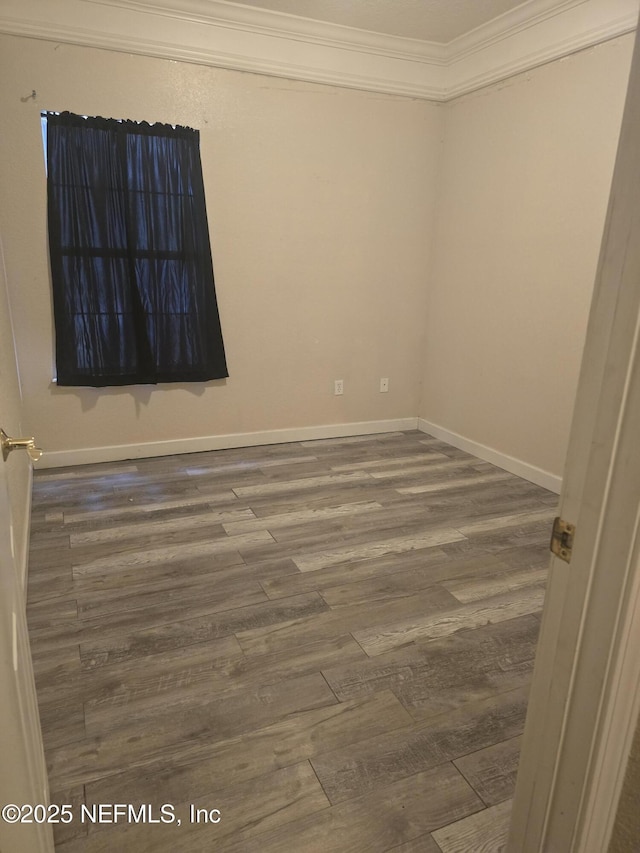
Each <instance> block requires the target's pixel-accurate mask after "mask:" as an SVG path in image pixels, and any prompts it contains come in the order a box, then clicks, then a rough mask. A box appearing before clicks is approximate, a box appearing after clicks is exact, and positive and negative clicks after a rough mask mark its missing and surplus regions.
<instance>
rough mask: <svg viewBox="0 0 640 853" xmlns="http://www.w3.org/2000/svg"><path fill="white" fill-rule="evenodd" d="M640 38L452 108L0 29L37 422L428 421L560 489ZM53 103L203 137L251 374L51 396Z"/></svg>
mask: <svg viewBox="0 0 640 853" xmlns="http://www.w3.org/2000/svg"><path fill="white" fill-rule="evenodd" d="M631 46H632V38H631V36H628V37H627V36H625V37H622V38H619V39H617V40H615V41H611V42H608V43H606V44H603V45H601V46H599V47H596V48H593V49H590V50H587V51H583V52H581V53H579V54H576V55H574V56H571V57H569V58H567V59H564V60H561V61H558V62H554V63H550V64H549V65H547V66H544V67H541V68H538V69H536V70H534V71H531V72H528V73H526V74H522V75H520V76H518V77H515V78H512V79H510V80H508V81H506V82H504V83H502V84H498V85H494V86H491V87H488V88H486V89H484V90H481V91H479V92H477V93H475V94H472V95H467V96H465V97H463V98H459V99H458V100H456V101H454V102H452V103H450V104H447V105H446V106H440V107H439V106H436V105H434V104H430V103H428V102H425V101H418V100H410V99H407V98H399V97H394V96H387V95H376V94H371V93H364V92H357V91H352V90H347V89H339V88H333V87H330V86H322V85H317V84H307V83H298V82H291V81H286V80H278V79H275V78H269V77H263V76H260V75H253V74H243V73H239V72H234V71H225V70H220V69H214V68H208V67H204V66H197V65H190V64H187V63H180V62H172V61H164V60H158V59H152V58H146V57H140V56H130V55H127V54H121V53H117V52H109V51H103V50H96V49H91V48H81V47H74V46H70V45H65V44H60V45H58V44H55V43H53V42H46V41H38V40H34V39H23V38H17V37H6V36H5V37H0V74H1V75H2V81H3V83H2V87H1V88H0V106H1V107H2V109H3V111H4V112H3V115H4V117H5V124H4V128H3V134H2V135H1V136H0V150H1V153H2V157H1V158H0V187H1V188H2V195H3V199H4V201H5V205H4V207H3V209H2V211H1V212H0V228H1V229H2V230H3V231H4V233H5V251H6V257H7V269H8V278H9V286H10V291H11V298H12V303H13V307H14V313H15V318H16V326H17V328H18V330H19V334H18V354H19V362H20V367H21V373H22V379H23V389H24V400H25V418H24V420H25V428H26V429H27V430H29V431H30V432H34V433H36V435H37V437H38V439H39V441H40V442H41V443H42V444H43V445H45V446H46V448H47V449H49V450H54V451H55V450H67V449H78V448H92V447H104V446H107V447H108V446H110V445H123V444H124V445H129V444H132V445H137V444H144V443H146V442H156V441H168V440H172V439H189V438H192V437H200V436H216V435H226V434H234V433H251V432H258V431H263V430H273V429H281V428H295V427H304V426H316V425H323V424H340V423H353V422H362V421H378V420H387V419H393V418H411V417H416V416H418V415H420V416H421V417H422V418H424V419H425V420H426V421H427V422H430V423H433V424H436V425H438V426H440V427H442V428H444V429H445V430H448V431H450V432H452V433H456V434H459V435H461V436H463V437H465V438H467V439H469V440H471V441H473V442H477V443H479V444H481V445H486V446H488V447H491V448H494V449H495V450H497V451H498V452H499V453H501V454H507V455H509V456H513V457H515V458H516V459H519V460H522V461H523V462H524V463H526V464H527V465H530V466H536V467H538V468H541V469H543V470H544V471H549V472H551V473H552V474H556V475H560V474H561V472H562V464H563V460H564V454H565V449H566V442H567V437H568V430H569V424H570V417H571V410H572V406H573V399H574V394H575V388H576V384H577V375H578V369H579V364H580V357H581V352H582V345H583V339H584V333H585V329H586V319H587V313H588V307H589V300H590V295H591V289H592V283H593V279H594V273H595V267H596V262H597V257H598V250H599V242H600V238H601V231H602V225H603V222H604V215H605V209H606V203H607V197H608V190H609V182H610V178H611V173H612V169H613V162H614V155H615V148H616V142H617V136H618V132H619V125H620V119H621V114H622V104H623V99H624V91H625V87H626V77H627V74H628V68H629V62H630V55H631ZM33 89H35V90H36V92H37V97H36V100H35V101H34V100H32V99H28V98H27V96H28V95H29V94H30V93H31V91H32V90H33ZM23 99H26V100H23ZM41 109H56V110H63V109H70V110H72V111H75V112H80V113H91V114H101V115H106V116H119V117H127V118H139V119H148V120H151V121H153V120H158V121H169V122H176V123H181V124H188V125H191V126H195V127H198V128H199V129H200V131H201V149H202V160H203V168H204V174H205V184H206V192H207V199H208V210H209V221H210V225H211V231H212V246H213V254H214V267H215V272H216V280H217V290H218V300H219V305H220V313H221V319H222V325H223V332H224V337H225V343H226V347H227V356H228V362H229V369H230V377H229V379H228V380H226V381H225V382H213V383H207V384H202V385H200V384H198V385H185V386H170V385H163V386H159V387H157V388H152V387H149V386H147V387H144V386H139V387H135V388H129V389H108V390H104V389H102V390H94V389H63V388H56V387H55V385H53V384H52V382H51V377H52V375H53V357H52V353H53V333H52V319H51V303H50V293H49V276H48V266H47V255H46V187H45V177H44V164H43V154H42V146H41V137H40V120H39V113H40V110H41ZM436 217H437V221H436ZM431 252H432V254H433V257H430V253H431ZM382 376H385V377H389V379H390V392H389V393H388V394H380V393H379V390H378V387H379V379H380V377H382ZM336 378H340V379H344V381H345V394H344V396H343V397H335V396H334V395H333V380H334V379H336Z"/></svg>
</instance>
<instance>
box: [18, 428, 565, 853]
mask: <svg viewBox="0 0 640 853" xmlns="http://www.w3.org/2000/svg"><path fill="white" fill-rule="evenodd" d="M556 502H557V497H556V496H555V495H553V494H551V493H549V492H547V491H545V490H544V489H542V488H539V487H538V486H534V485H532V484H531V483H528V482H526V481H524V480H521V479H519V478H517V477H515V476H512V475H510V474H507V473H505V472H504V471H501V470H500V469H498V468H496V467H494V466H492V465H490V464H488V463H486V462H483V461H481V460H478V459H476V458H474V457H472V456H470V455H469V454H467V453H464V452H462V451H460V450H457V449H456V448H453V447H451V446H449V445H447V444H444V443H443V442H440V441H437V440H436V439H433V438H430V437H429V436H425V435H424V433H419V432H407V433H389V434H384V435H378V436H362V437H355V438H345V439H333V440H322V441H306V442H302V443H298V444H288V445H274V446H269V447H256V448H245V449H241V450H226V451H216V452H210V453H199V454H193V455H185V456H173V457H164V458H156V459H145V460H140V461H132V462H122V463H110V464H102V465H91V466H82V467H77V468H67V469H52V470H42V471H37V472H36V473H35V479H34V490H33V516H32V538H31V550H30V569H29V598H28V601H29V604H28V617H29V631H30V637H31V645H32V653H33V659H34V668H35V673H36V684H37V690H38V700H39V706H40V715H41V721H42V727H43V734H44V741H45V750H46V757H47V763H48V768H49V775H50V784H51V790H52V795H53V798H54V800H55V801H56V802H58V803H60V804H62V803H69V804H71V805H72V806H73V813H74V820H73V821H72V823H70V824H68V825H59V826H57V827H56V830H55V836H56V850H57V851H59V853H80V851H82V853H99V851H105V853H106V851H114V850H117V851H119V853H120V852H121V853H146V851H149V853H151V851H153V853H162V851H171V853H187V851H188V853H197V851H206V853H210V851H216V853H252V851H256V853H257V851H259V853H283V851H296V853H307V851H309V853H315V851H318V853H332V851H335V853H392V851H393V853H418V851H423V852H424V851H426V853H429V852H430V853H438V851H440V853H458V851H460V853H470V851H473V853H479V851H486V853H493V851H498V850H502V849H503V847H504V844H505V837H506V828H507V825H508V820H509V810H510V799H511V797H512V795H513V789H514V784H515V775H516V770H517V764H518V754H519V748H520V735H521V733H522V730H523V724H524V717H525V712H526V704H527V691H528V687H529V682H530V679H531V673H532V667H533V658H534V655H535V648H536V640H537V634H538V628H539V614H540V610H541V607H542V601H543V595H544V585H545V577H546V567H547V565H548V556H549V555H548V550H547V547H548V546H547V543H548V539H549V530H550V524H551V521H552V518H553V516H554V510H555V506H556ZM114 803H119V804H131V805H132V806H133V807H134V809H135V814H134V815H133V817H139V816H140V815H141V814H142V815H144V816H146V818H147V822H142V821H138V822H136V820H133V819H132V820H127V816H126V815H125V817H124V818H123V817H122V816H119V817H118V819H117V820H115V817H114V815H113V812H112V811H109V810H104V809H103V812H102V815H103V818H105V820H104V821H103V822H101V823H95V824H94V823H92V821H91V818H90V815H93V814H94V813H95V812H94V811H93V809H94V807H95V806H96V805H97V804H114ZM163 804H171V805H172V806H173V807H174V809H173V814H174V815H175V818H176V820H175V821H174V822H173V823H164V822H162V820H163V818H164V819H166V820H169V819H170V818H171V816H172V812H171V810H166V811H165V812H164V813H163V812H161V807H162V806H163ZM141 805H145V806H148V808H147V810H146V811H145V812H140V806H141ZM190 805H193V806H195V808H196V809H199V810H204V811H201V812H200V813H199V817H200V819H199V820H198V821H195V820H192V819H191V818H192V813H191V812H190ZM83 806H84V807H85V811H84V812H82V807H83ZM216 809H217V810H219V812H220V819H219V821H217V822H204V821H205V812H206V813H207V816H208V818H212V819H214V818H216V819H217V814H216V812H215V811H213V810H216ZM129 817H132V816H131V815H129ZM81 818H84V819H81ZM149 818H152V819H153V820H155V821H161V822H159V823H152V822H150V821H149ZM178 823H180V825H178Z"/></svg>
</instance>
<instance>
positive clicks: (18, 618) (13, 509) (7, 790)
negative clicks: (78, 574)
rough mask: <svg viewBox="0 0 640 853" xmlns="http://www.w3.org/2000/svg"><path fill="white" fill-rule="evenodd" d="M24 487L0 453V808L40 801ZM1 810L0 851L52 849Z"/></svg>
mask: <svg viewBox="0 0 640 853" xmlns="http://www.w3.org/2000/svg"><path fill="white" fill-rule="evenodd" d="M1 249H2V247H1V245H0V426H2V427H4V429H5V430H6V432H7V433H9V434H11V433H13V434H14V435H15V434H16V432H17V431H18V430H19V427H20V396H19V387H18V377H17V370H16V364H15V356H14V348H13V338H12V332H11V322H10V316H9V306H8V301H7V291H6V282H5V279H4V267H3V264H2V251H1ZM29 488H30V462H29V460H28V458H27V457H26V454H25V451H24V450H15V451H13V452H12V453H11V454H10V455H9V456H8V458H7V460H6V461H5V460H4V459H3V457H2V455H0V809H1V808H3V807H6V806H7V805H12V804H13V805H16V806H18V807H22V806H24V805H35V804H36V803H40V804H47V802H48V784H47V774H46V768H45V762H44V753H43V749H42V735H41V732H40V722H39V718H38V707H37V703H36V694H35V685H34V680H33V669H32V665H31V655H30V652H29V638H28V635H27V621H26V601H25V590H24V562H25V546H26V541H25V539H26V537H25V530H26V526H25V524H24V522H25V518H24V516H25V514H26V510H27V506H28V504H27V501H26V500H25V496H26V495H28V490H29ZM21 510H23V511H21ZM17 516H18V517H17ZM27 812H28V810H23V814H25V815H26V814H27ZM5 817H6V818H7V819H4V818H3V817H0V853H45V851H52V850H53V839H52V834H51V831H50V827H49V826H48V825H46V824H42V823H12V822H11V820H12V818H13V813H12V810H11V808H10V809H9V810H8V813H5ZM38 817H41V815H38Z"/></svg>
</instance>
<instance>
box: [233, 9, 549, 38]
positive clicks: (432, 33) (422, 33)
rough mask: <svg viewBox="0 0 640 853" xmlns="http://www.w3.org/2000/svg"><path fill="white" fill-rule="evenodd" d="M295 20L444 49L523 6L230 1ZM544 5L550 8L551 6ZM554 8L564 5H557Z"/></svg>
mask: <svg viewBox="0 0 640 853" xmlns="http://www.w3.org/2000/svg"><path fill="white" fill-rule="evenodd" d="M233 2H234V3H237V4H239V5H242V6H253V7H254V8H257V9H267V10H270V11H273V12H283V13H285V14H287V15H295V16H297V17H299V18H309V19H312V20H315V21H324V22H326V23H332V24H341V25H343V26H347V27H355V28H357V29H361V30H369V31H371V32H376V33H384V34H386V35H394V36H403V37H405V38H414V39H420V40H421V41H431V42H440V43H443V44H447V43H448V42H450V41H453V39H455V38H457V37H458V36H461V35H464V34H465V33H468V32H469V31H471V30H474V29H476V27H479V26H480V25H481V24H486V23H487V21H491V20H493V19H494V18H497V17H498V16H499V15H502V14H504V13H505V12H508V11H509V10H511V9H515V8H516V7H517V6H527V5H528V3H527V2H524V3H523V2H522V0H233ZM548 5H550V6H553V5H554V4H553V3H549V4H548ZM555 5H557V6H561V5H563V0H557V3H555Z"/></svg>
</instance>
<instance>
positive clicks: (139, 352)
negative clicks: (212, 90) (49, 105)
mask: <svg viewBox="0 0 640 853" xmlns="http://www.w3.org/2000/svg"><path fill="white" fill-rule="evenodd" d="M46 120H47V168H48V177H47V189H48V213H49V251H50V256H51V278H52V286H53V307H54V317H55V328H56V368H57V382H58V384H59V385H93V386H104V385H132V384H139V383H145V384H147V383H157V382H204V381H207V380H210V379H221V378H223V377H225V376H228V373H227V366H226V360H225V352H224V344H223V340H222V332H221V329H220V320H219V316H218V307H217V302H216V295H215V286H214V280H213V265H212V262H211V248H210V244H209V230H208V226H207V213H206V208H205V198H204V186H203V182H202V167H201V164H200V146H199V133H198V131H197V130H192V129H191V128H186V127H172V126H170V125H159V124H154V125H149V124H147V123H137V122H133V121H119V120H116V119H103V118H85V117H83V116H78V115H74V114H72V113H61V114H56V113H47V114H46Z"/></svg>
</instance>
